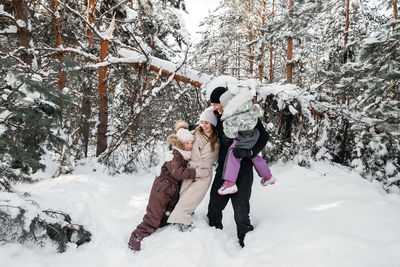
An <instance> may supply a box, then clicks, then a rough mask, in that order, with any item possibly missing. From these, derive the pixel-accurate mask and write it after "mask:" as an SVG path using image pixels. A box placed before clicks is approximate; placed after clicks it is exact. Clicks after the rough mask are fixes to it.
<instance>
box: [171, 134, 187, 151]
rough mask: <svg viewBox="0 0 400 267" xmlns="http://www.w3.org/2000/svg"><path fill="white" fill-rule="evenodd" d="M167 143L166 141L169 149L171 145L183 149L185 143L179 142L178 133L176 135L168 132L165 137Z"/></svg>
mask: <svg viewBox="0 0 400 267" xmlns="http://www.w3.org/2000/svg"><path fill="white" fill-rule="evenodd" d="M167 143H168V145H170V149H171V146H175V147H177V148H180V149H184V148H185V145H184V144H183V142H181V141H180V140H179V139H178V135H176V134H170V135H169V136H168V137H167Z"/></svg>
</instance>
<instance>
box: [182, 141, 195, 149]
mask: <svg viewBox="0 0 400 267" xmlns="http://www.w3.org/2000/svg"><path fill="white" fill-rule="evenodd" d="M183 144H184V146H185V150H187V151H192V148H193V141H187V142H185V143H183Z"/></svg>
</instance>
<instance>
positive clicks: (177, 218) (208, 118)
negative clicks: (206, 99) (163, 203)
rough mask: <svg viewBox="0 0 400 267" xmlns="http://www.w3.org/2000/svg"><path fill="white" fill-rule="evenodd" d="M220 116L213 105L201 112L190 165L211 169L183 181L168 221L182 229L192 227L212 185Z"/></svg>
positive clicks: (196, 167)
mask: <svg viewBox="0 0 400 267" xmlns="http://www.w3.org/2000/svg"><path fill="white" fill-rule="evenodd" d="M216 125H217V117H216V116H215V114H214V112H213V109H212V108H207V109H206V110H204V111H203V113H201V115H200V126H198V127H197V128H196V130H195V132H194V136H195V141H194V144H193V149H192V158H191V160H190V161H189V165H188V166H189V168H193V169H198V168H200V169H208V170H210V175H209V176H207V177H197V176H196V177H195V178H194V179H185V180H184V181H183V182H182V186H181V191H180V195H179V201H178V203H177V204H176V206H175V208H174V210H173V211H172V213H171V214H170V216H169V218H168V223H174V224H177V225H178V226H179V228H180V230H181V231H190V230H192V229H193V220H192V214H193V212H194V210H195V209H196V208H197V206H198V205H199V204H200V203H201V201H202V200H203V198H204V196H205V194H206V193H207V190H208V188H209V187H210V184H211V176H212V172H211V167H212V165H213V163H214V161H215V159H216V157H217V155H218V150H219V143H218V138H217V133H216V131H215V126H216Z"/></svg>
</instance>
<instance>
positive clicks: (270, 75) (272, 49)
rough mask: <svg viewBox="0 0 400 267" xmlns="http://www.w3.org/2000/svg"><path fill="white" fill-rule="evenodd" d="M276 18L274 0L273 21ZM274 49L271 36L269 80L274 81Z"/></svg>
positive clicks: (273, 1)
mask: <svg viewBox="0 0 400 267" xmlns="http://www.w3.org/2000/svg"><path fill="white" fill-rule="evenodd" d="M274 19H275V0H272V12H271V21H272V22H273V21H274ZM273 51H274V41H273V39H272V38H271V41H270V43H269V82H270V83H272V82H273V81H274V62H273V55H274V54H273Z"/></svg>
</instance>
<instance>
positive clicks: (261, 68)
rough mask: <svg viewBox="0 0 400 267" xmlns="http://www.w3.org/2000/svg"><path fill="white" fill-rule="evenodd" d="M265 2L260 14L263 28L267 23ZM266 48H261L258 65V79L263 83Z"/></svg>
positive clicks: (262, 3)
mask: <svg viewBox="0 0 400 267" xmlns="http://www.w3.org/2000/svg"><path fill="white" fill-rule="evenodd" d="M265 16H266V15H265V1H264V0H263V1H261V14H260V26H261V27H263V26H264V23H265ZM260 38H261V39H264V32H261V37H260ZM264 50H265V48H264V46H263V45H261V46H260V49H259V53H260V62H259V64H258V78H259V79H260V81H261V82H262V81H263V77H264V52H265V51H264Z"/></svg>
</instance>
